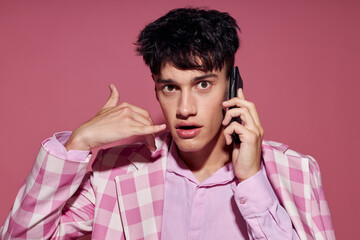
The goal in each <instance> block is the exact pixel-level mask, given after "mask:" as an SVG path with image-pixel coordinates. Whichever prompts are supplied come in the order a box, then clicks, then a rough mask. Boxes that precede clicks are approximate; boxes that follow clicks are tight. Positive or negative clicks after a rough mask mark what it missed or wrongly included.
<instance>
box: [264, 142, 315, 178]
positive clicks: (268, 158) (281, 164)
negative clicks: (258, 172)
mask: <svg viewBox="0 0 360 240" xmlns="http://www.w3.org/2000/svg"><path fill="white" fill-rule="evenodd" d="M262 157H263V160H264V164H265V166H266V167H267V170H269V171H270V173H272V171H275V172H278V171H279V169H282V171H285V170H286V171H292V172H299V171H301V172H307V173H309V174H313V173H315V172H319V166H318V163H317V162H316V160H315V159H314V158H313V157H312V156H310V155H306V154H303V153H300V152H298V151H295V150H293V149H291V148H290V147H289V146H288V145H286V144H284V143H279V142H275V141H265V140H264V141H263V143H262ZM274 168H276V169H274Z"/></svg>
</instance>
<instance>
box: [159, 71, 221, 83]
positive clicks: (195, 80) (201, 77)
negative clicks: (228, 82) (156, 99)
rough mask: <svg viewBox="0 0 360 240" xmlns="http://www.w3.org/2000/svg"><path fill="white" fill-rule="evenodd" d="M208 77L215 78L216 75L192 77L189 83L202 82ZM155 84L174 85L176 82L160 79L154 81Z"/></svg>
mask: <svg viewBox="0 0 360 240" xmlns="http://www.w3.org/2000/svg"><path fill="white" fill-rule="evenodd" d="M210 77H217V74H215V73H209V74H205V75H201V76H198V77H194V78H193V79H192V80H191V81H192V82H197V81H199V80H203V79H206V78H210ZM156 83H160V84H161V83H165V84H174V83H176V81H175V80H173V79H162V78H161V77H160V78H158V79H156Z"/></svg>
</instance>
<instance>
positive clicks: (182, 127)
mask: <svg viewBox="0 0 360 240" xmlns="http://www.w3.org/2000/svg"><path fill="white" fill-rule="evenodd" d="M177 128H178V129H183V130H191V129H196V128H199V126H180V127H177Z"/></svg>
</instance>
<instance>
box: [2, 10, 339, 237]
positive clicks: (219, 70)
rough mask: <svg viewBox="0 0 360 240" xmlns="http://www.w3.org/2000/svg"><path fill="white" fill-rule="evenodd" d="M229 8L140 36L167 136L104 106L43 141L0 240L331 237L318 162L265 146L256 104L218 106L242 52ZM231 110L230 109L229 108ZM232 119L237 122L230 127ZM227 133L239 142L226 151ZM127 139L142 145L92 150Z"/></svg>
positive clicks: (143, 118) (190, 13) (175, 15)
mask: <svg viewBox="0 0 360 240" xmlns="http://www.w3.org/2000/svg"><path fill="white" fill-rule="evenodd" d="M237 28H238V27H237V24H236V21H235V20H234V19H233V18H232V17H230V16H229V15H228V14H227V13H221V12H218V11H212V10H210V11H209V10H201V9H175V10H173V11H170V12H169V13H168V14H167V15H165V16H164V17H162V18H159V19H158V20H156V21H155V22H153V23H151V24H149V25H148V26H147V27H146V28H145V29H144V30H143V31H142V32H141V33H140V35H139V38H138V41H137V51H138V52H139V53H140V54H141V55H142V56H143V58H144V60H145V63H146V64H147V65H148V66H149V67H150V69H151V72H152V78H153V80H154V83H155V91H156V97H157V100H158V101H159V103H160V105H161V108H162V111H163V114H164V117H165V120H166V125H167V128H168V129H169V132H166V133H163V134H162V135H160V136H159V137H154V134H156V133H160V132H162V131H164V130H165V128H166V126H165V124H163V125H153V122H152V120H151V118H150V116H149V113H148V112H147V111H146V110H144V109H141V108H139V107H137V106H134V105H131V104H129V103H121V104H119V105H118V101H119V93H118V90H117V89H116V87H115V86H114V85H111V86H110V89H111V95H110V98H109V100H108V101H107V103H106V104H105V105H104V107H103V108H102V109H100V111H99V112H98V113H97V114H96V116H94V117H93V118H92V119H90V120H89V121H87V122H86V123H84V124H83V125H81V126H79V127H78V128H77V129H75V130H74V131H73V132H72V133H70V132H63V133H58V134H55V135H54V137H52V138H50V139H48V140H45V141H44V143H43V146H42V148H41V150H40V152H39V155H38V157H37V159H36V162H35V165H34V167H33V169H32V170H31V173H30V174H29V176H28V178H27V181H26V183H25V185H24V186H23V187H22V188H21V189H20V192H19V194H18V196H17V198H16V201H15V203H14V206H13V208H12V211H11V213H10V215H9V217H8V218H7V220H6V222H5V224H4V226H3V227H2V229H1V232H0V236H1V239H12V238H16V239H18V238H20V239H25V238H27V239H45V238H46V239H48V238H54V239H58V238H59V239H70V238H78V237H80V236H83V235H87V234H90V233H92V238H94V239H160V238H162V239H334V234H333V230H332V226H331V219H330V214H329V211H328V207H327V204H326V201H325V198H324V194H323V191H322V187H321V179H320V175H319V174H320V173H319V169H318V166H317V163H316V162H315V160H314V159H312V158H311V157H308V156H304V155H301V154H299V153H296V152H294V151H291V150H289V149H288V148H287V146H286V145H284V144H279V143H275V142H266V141H262V138H263V129H262V127H261V123H260V120H259V116H258V114H257V111H256V108H255V106H254V104H253V103H251V102H249V101H247V100H245V97H244V94H243V92H242V90H241V89H239V91H238V97H236V98H233V99H229V100H227V99H226V96H227V89H228V85H229V73H230V69H231V67H232V66H233V65H234V55H235V53H236V51H237V49H238V46H239V40H238V36H237ZM230 107H234V108H232V109H230V110H229V108H230ZM234 117H240V118H241V120H242V122H243V124H239V123H237V122H233V123H231V124H229V123H230V120H231V119H232V118H234ZM233 133H236V134H237V135H238V136H239V138H240V140H241V144H235V143H233V141H232V137H231V135H232V134H233ZM133 135H145V136H146V143H145V144H131V145H127V146H119V147H114V148H110V149H106V150H102V151H100V152H99V154H98V156H97V158H96V160H95V161H94V164H93V171H92V172H89V173H87V174H85V171H86V167H87V163H88V161H89V159H90V155H89V153H90V150H91V149H93V148H95V147H100V146H102V145H105V144H108V143H111V142H114V141H117V140H120V139H124V138H127V137H130V136H133Z"/></svg>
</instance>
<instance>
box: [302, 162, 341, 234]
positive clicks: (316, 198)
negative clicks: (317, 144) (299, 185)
mask: <svg viewBox="0 0 360 240" xmlns="http://www.w3.org/2000/svg"><path fill="white" fill-rule="evenodd" d="M307 157H309V158H310V167H309V172H310V186H311V190H312V191H311V218H312V224H311V225H312V228H311V230H310V231H311V232H312V234H313V237H314V239H327V240H333V239H335V234H334V229H333V226H332V223H331V215H330V210H329V207H328V204H327V201H326V199H325V194H324V189H323V185H322V181H321V173H320V168H319V165H318V163H317V161H315V159H314V158H313V157H311V156H307Z"/></svg>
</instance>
